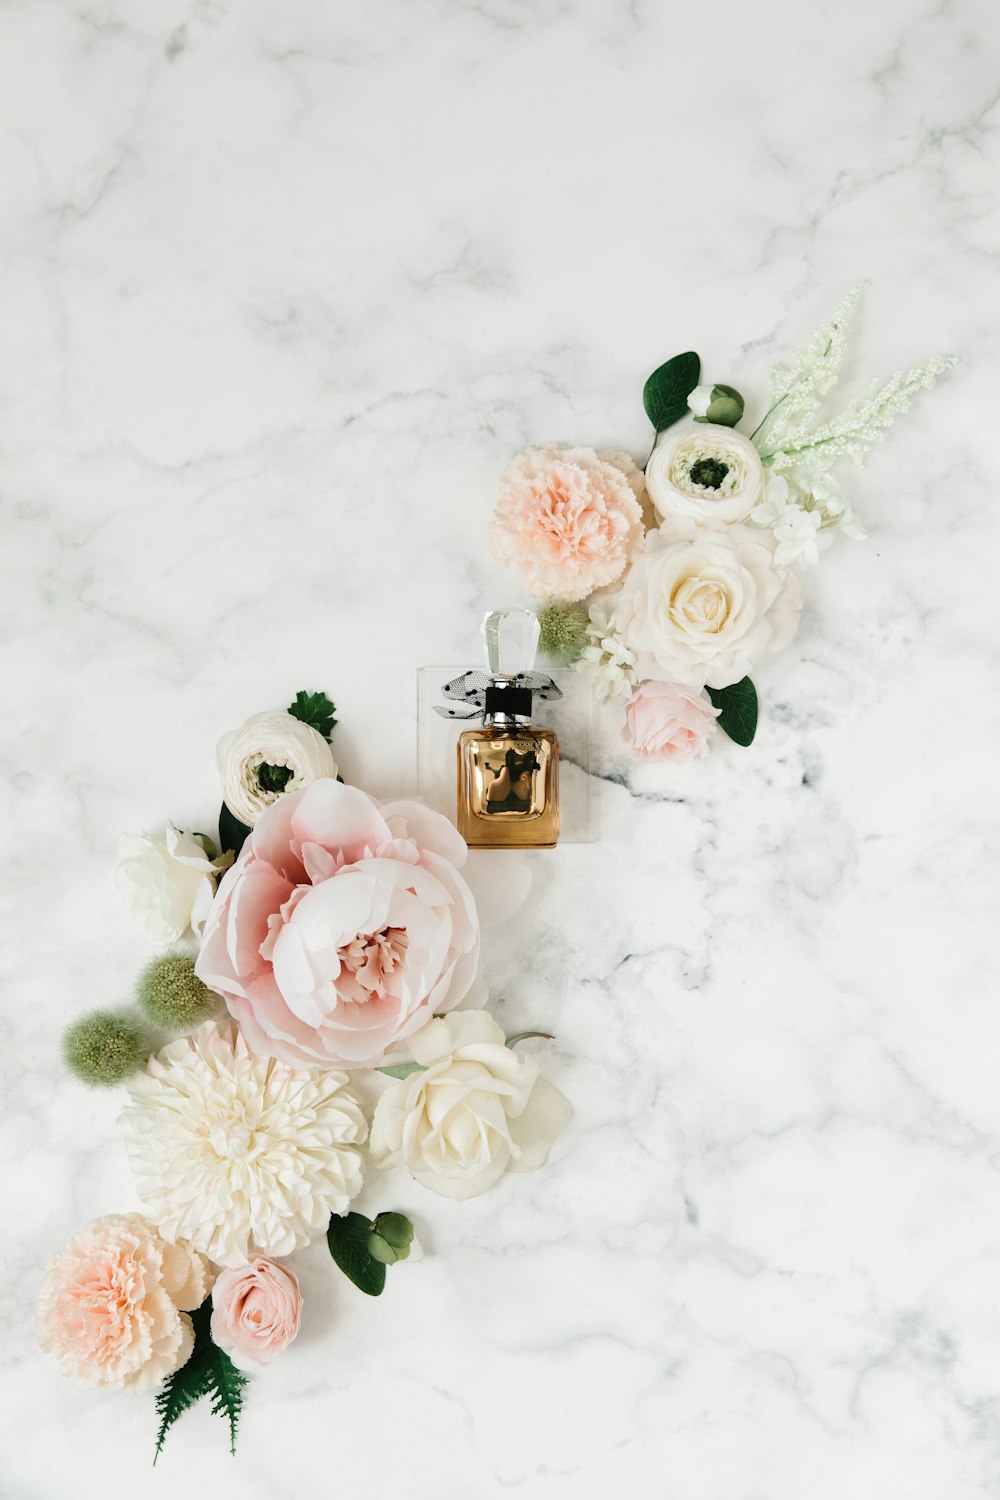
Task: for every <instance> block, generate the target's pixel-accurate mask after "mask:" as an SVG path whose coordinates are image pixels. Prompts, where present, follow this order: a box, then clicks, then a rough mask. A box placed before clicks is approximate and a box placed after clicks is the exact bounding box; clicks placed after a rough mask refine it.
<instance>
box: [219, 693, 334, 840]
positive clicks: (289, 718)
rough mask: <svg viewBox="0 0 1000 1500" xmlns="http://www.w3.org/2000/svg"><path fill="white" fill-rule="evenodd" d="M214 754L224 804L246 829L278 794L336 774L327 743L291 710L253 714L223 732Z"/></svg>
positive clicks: (251, 826) (279, 795) (281, 794)
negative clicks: (227, 731) (243, 722)
mask: <svg viewBox="0 0 1000 1500" xmlns="http://www.w3.org/2000/svg"><path fill="white" fill-rule="evenodd" d="M215 758H216V761H217V763H218V766H219V775H220V776H221V777H222V795H223V798H224V799H225V803H226V806H227V807H228V808H229V811H230V812H231V813H232V815H233V817H234V818H239V820H240V822H241V823H245V824H246V826H247V827H248V828H253V826H254V824H255V823H256V822H257V819H258V818H259V817H260V815H261V813H262V812H263V811H264V810H265V808H268V807H270V806H271V803H272V802H276V801H277V800H278V798H279V797H282V796H284V795H285V794H286V793H288V792H297V791H298V790H299V789H300V788H301V787H304V786H309V785H311V783H312V782H314V781H319V780H321V779H322V778H323V777H327V776H329V777H334V778H335V777H336V775H337V762H336V761H335V760H334V758H333V751H332V750H331V749H330V745H329V742H328V741H327V740H325V739H324V738H323V736H322V735H321V734H320V732H319V730H318V729H313V727H312V725H311V724H303V723H302V721H301V719H297V718H296V717H295V715H294V714H289V713H263V714H254V715H253V716H252V717H251V718H249V719H247V721H246V723H245V724H243V725H242V726H241V727H240V728H239V729H234V730H232V731H231V732H230V733H229V734H224V735H223V736H222V739H221V740H220V741H219V743H218V745H217V746H216V750H215Z"/></svg>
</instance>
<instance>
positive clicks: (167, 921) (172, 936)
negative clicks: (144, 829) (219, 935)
mask: <svg viewBox="0 0 1000 1500" xmlns="http://www.w3.org/2000/svg"><path fill="white" fill-rule="evenodd" d="M230 862H231V861H230V860H229V859H228V858H225V859H220V860H213V859H210V858H209V856H208V854H207V853H206V851H205V846H204V844H203V843H202V842H201V840H200V838H199V837H198V835H197V834H194V833H183V832H182V831H181V829H179V828H175V827H174V825H173V824H172V823H168V824H167V830H166V833H165V834H164V836H163V838H162V839H157V838H153V836H152V834H149V833H123V834H122V836H121V838H120V839H119V841H118V864H117V867H116V869H115V878H116V880H117V882H118V889H119V890H120V891H121V893H122V896H123V897H124V898H125V904H126V906H127V907H128V909H129V911H130V913H131V915H132V920H133V921H134V922H135V925H136V926H137V927H138V928H140V929H141V931H142V932H143V933H144V934H145V935H146V937H147V938H148V939H149V941H150V942H151V943H155V944H157V946H164V945H165V944H167V943H174V942H176V941H177V939H178V938H179V937H181V936H182V935H183V934H184V933H185V932H186V931H187V930H188V928H189V927H190V928H191V930H192V932H193V933H194V934H195V936H196V937H201V933H202V929H203V927H204V926H205V918H206V917H207V916H208V913H209V909H210V907H211V905H212V898H213V897H214V895H215V881H216V877H217V876H218V875H219V873H220V871H222V870H224V869H225V867H226V865H227V864H229V863H230Z"/></svg>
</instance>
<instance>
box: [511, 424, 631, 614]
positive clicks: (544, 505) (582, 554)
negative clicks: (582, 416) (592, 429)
mask: <svg viewBox="0 0 1000 1500" xmlns="http://www.w3.org/2000/svg"><path fill="white" fill-rule="evenodd" d="M643 483H644V481H643V477H642V473H641V471H640V470H639V469H637V468H636V466H635V464H634V463H633V462H632V460H631V459H630V458H629V457H628V455H627V454H625V453H613V452H599V453H595V452H594V449H593V448H526V449H525V450H524V452H523V453H519V454H518V456H517V457H516V458H515V459H514V461H513V463H512V464H511V465H510V467H509V468H508V469H507V471H506V472H505V474H504V475H503V477H502V479H501V480H500V493H499V495H498V497H497V503H496V509H495V511H494V513H493V522H492V524H491V526H490V543H491V545H492V547H493V551H494V552H495V554H496V556H497V557H498V558H499V559H500V561H501V562H503V563H509V564H511V565H512V566H513V567H515V568H519V569H520V571H521V574H522V576H523V578H524V581H525V584H526V585H527V587H528V589H529V590H530V592H531V593H532V594H535V595H536V596H537V597H539V598H549V597H554V598H557V599H583V598H585V597H586V595H587V594H592V593H593V591H594V590H595V589H598V588H603V587H604V586H605V585H606V584H609V583H614V581H615V579H616V578H620V577H621V575H622V573H623V572H624V571H625V567H626V564H627V563H628V562H629V561H630V560H631V559H632V557H634V556H635V555H636V553H637V552H638V551H639V548H640V547H641V546H642V537H643V524H642V507H641V505H640V504H639V497H640V495H641V494H642V493H643Z"/></svg>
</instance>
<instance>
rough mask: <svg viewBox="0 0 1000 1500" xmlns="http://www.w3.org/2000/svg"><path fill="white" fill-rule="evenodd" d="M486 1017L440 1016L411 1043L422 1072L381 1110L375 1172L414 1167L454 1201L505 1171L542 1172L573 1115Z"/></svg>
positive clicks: (393, 1089)
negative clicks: (508, 1044) (542, 1167)
mask: <svg viewBox="0 0 1000 1500" xmlns="http://www.w3.org/2000/svg"><path fill="white" fill-rule="evenodd" d="M505 1043H506V1039H505V1037H504V1034H503V1032H502V1031H501V1029H500V1027H499V1026H498V1025H497V1023H496V1021H494V1019H493V1017H492V1016H490V1015H489V1014H488V1013H487V1012H486V1011H484V1010H456V1011H454V1012H452V1014H451V1015H446V1016H438V1017H436V1018H435V1019H434V1020H433V1021H428V1023H427V1025H426V1026H424V1027H422V1028H421V1030H420V1031H418V1032H416V1033H414V1035H413V1036H412V1037H410V1039H409V1042H408V1046H409V1049H410V1051H411V1053H412V1055H413V1060H414V1062H416V1063H419V1064H420V1067H421V1069H422V1071H420V1072H416V1073H411V1074H410V1076H409V1077H408V1078H404V1079H401V1080H400V1081H399V1082H397V1083H393V1084H390V1086H389V1087H388V1088H387V1089H386V1091H385V1093H384V1094H383V1095H382V1097H381V1098H380V1099H379V1101H378V1104H377V1105H376V1106H375V1116H374V1119H373V1121H372V1132H371V1144H370V1154H371V1160H372V1162H373V1163H374V1164H375V1166H379V1167H389V1166H395V1165H397V1164H399V1163H401V1164H402V1165H404V1166H406V1167H407V1168H408V1169H409V1171H410V1172H411V1173H412V1174H413V1176H414V1177H415V1178H416V1180H417V1181H418V1182H421V1183H423V1185H424V1187H429V1188H431V1189H432V1190H433V1191H434V1192H435V1193H441V1194H442V1196H443V1197H446V1198H474V1197H476V1196H477V1195H478V1194H479V1193H484V1192H485V1191H486V1189H487V1188H488V1187H491V1186H492V1184H493V1183H494V1182H496V1181H497V1180H498V1179H499V1178H500V1177H502V1176H503V1174H504V1172H533V1171H534V1170H535V1169H536V1168H538V1167H540V1166H542V1165H543V1164H544V1163H545V1160H546V1158H547V1157H548V1154H549V1151H550V1150H551V1149H552V1146H553V1143H554V1142H555V1140H556V1138H557V1137H558V1135H559V1134H560V1132H561V1131H562V1129H563V1127H564V1126H565V1124H566V1122H567V1120H568V1119H569V1115H570V1108H569V1105H568V1104H567V1102H566V1100H565V1099H564V1098H563V1096H562V1094H560V1092H559V1090H558V1089H556V1088H553V1086H552V1084H550V1083H546V1082H545V1080H544V1079H543V1078H539V1076H538V1064H537V1063H536V1062H535V1061H534V1059H533V1058H527V1057H518V1056H517V1055H516V1053H515V1052H514V1050H513V1048H510V1047H507V1046H506V1045H505Z"/></svg>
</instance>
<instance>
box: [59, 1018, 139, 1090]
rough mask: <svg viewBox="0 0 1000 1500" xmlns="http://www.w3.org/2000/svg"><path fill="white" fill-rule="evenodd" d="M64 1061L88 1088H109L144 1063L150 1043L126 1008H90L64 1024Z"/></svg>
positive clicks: (137, 1069)
mask: <svg viewBox="0 0 1000 1500" xmlns="http://www.w3.org/2000/svg"><path fill="white" fill-rule="evenodd" d="M62 1055H63V1062H64V1063H65V1064H66V1066H67V1068H68V1069H69V1071H70V1072H71V1073H72V1074H73V1076H74V1078H78V1079H79V1080H80V1082H81V1083H85V1084H86V1085H87V1087H88V1088H92V1089H94V1088H98V1089H103V1088H111V1087H112V1086H113V1085H114V1084H116V1083H122V1082H123V1081H124V1079H126V1078H128V1077H129V1075H130V1074H132V1073H137V1072H138V1071H139V1069H140V1068H141V1067H144V1066H145V1062H146V1059H147V1057H148V1056H149V1045H148V1043H147V1041H146V1038H145V1037H144V1035H143V1032H142V1027H141V1026H140V1025H139V1023H138V1022H137V1021H133V1019H132V1017H131V1016H130V1015H128V1014H127V1013H126V1012H125V1011H115V1010H92V1011H91V1012H90V1014H89V1015H87V1016H81V1017H80V1019H79V1021H74V1022H73V1024H72V1025H71V1026H67V1028H66V1030H65V1031H64V1032H63V1037H62Z"/></svg>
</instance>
